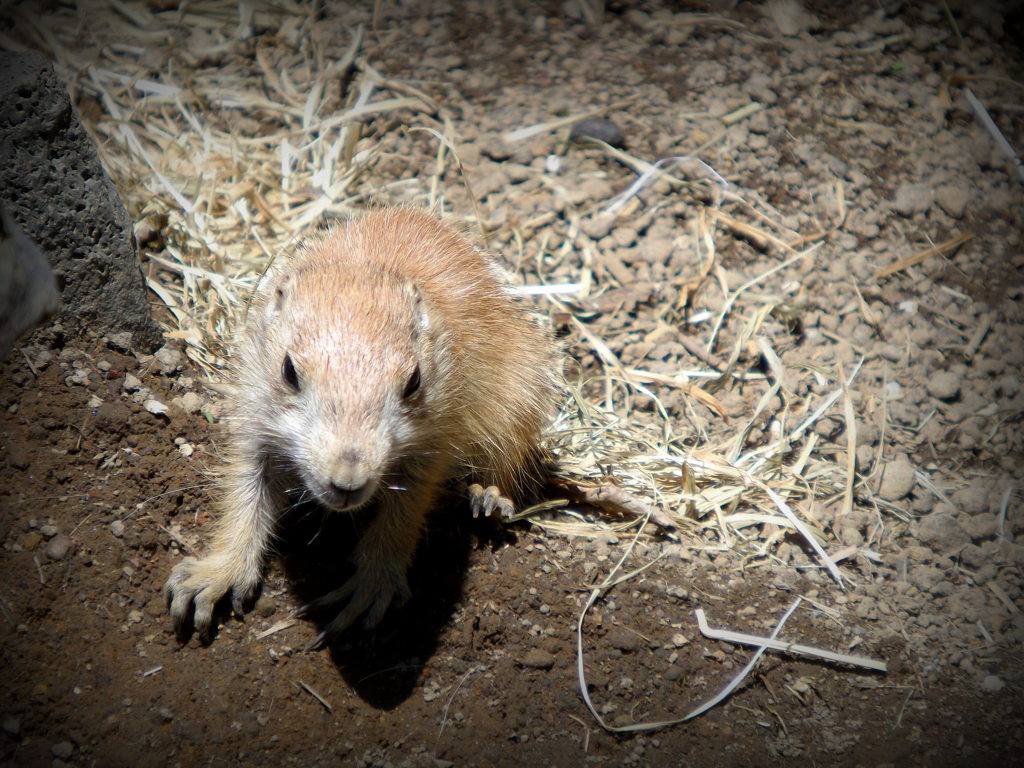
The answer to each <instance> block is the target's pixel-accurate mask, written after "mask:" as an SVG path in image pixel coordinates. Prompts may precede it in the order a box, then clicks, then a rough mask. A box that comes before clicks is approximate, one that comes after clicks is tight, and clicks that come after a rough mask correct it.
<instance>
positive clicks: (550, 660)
mask: <svg viewBox="0 0 1024 768" xmlns="http://www.w3.org/2000/svg"><path fill="white" fill-rule="evenodd" d="M520 663H521V664H522V665H523V666H524V667H529V668H530V669H551V668H552V667H553V666H555V657H554V656H552V655H551V654H550V653H548V652H547V651H545V650H544V649H542V648H532V649H531V650H529V651H527V652H526V655H525V656H523V660H522V661H521V662H520Z"/></svg>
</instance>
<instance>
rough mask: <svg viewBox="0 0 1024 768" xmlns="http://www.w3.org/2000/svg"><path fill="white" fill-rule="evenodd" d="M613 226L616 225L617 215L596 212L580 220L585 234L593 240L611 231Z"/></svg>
mask: <svg viewBox="0 0 1024 768" xmlns="http://www.w3.org/2000/svg"><path fill="white" fill-rule="evenodd" d="M613 226H615V217H614V216H608V215H606V214H602V213H596V214H594V215H593V216H590V217H588V218H585V219H583V220H582V221H581V222H580V229H582V230H583V234H585V235H586V236H587V237H589V238H591V239H593V240H600V239H601V238H602V237H604V236H605V235H607V234H608V233H609V232H611V230H612V227H613Z"/></svg>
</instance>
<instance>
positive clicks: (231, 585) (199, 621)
mask: <svg viewBox="0 0 1024 768" xmlns="http://www.w3.org/2000/svg"><path fill="white" fill-rule="evenodd" d="M240 455H244V454H240ZM248 455H249V456H250V457H251V458H249V459H243V460H236V461H235V462H232V463H231V464H230V465H229V468H228V470H227V471H226V472H225V475H224V492H223V497H222V501H221V509H222V512H221V517H220V519H219V520H218V521H217V524H216V532H215V534H214V538H213V542H212V544H211V546H210V550H209V552H208V554H207V555H206V556H205V557H203V558H201V559H196V558H192V557H188V558H185V559H184V560H183V561H181V562H180V563H178V565H176V566H175V567H174V570H173V571H171V576H170V578H169V579H168V580H167V584H166V585H165V586H164V592H165V594H166V595H167V600H168V602H169V603H170V606H171V618H172V619H173V621H174V629H175V632H177V634H178V637H179V639H181V640H185V639H187V638H188V636H189V634H190V632H191V630H192V627H193V626H194V627H195V629H196V631H198V632H199V635H200V637H201V638H202V640H203V641H204V642H207V641H209V640H210V639H211V636H212V632H213V609H214V607H215V606H216V604H217V602H218V601H219V600H220V599H221V598H222V597H224V595H226V594H227V593H228V592H229V591H230V593H231V606H232V609H233V610H234V611H235V612H236V613H239V614H240V613H242V611H243V608H244V606H245V604H246V603H248V602H249V601H250V600H251V599H252V597H253V596H254V595H255V593H256V590H257V589H258V588H259V584H260V580H261V579H262V576H263V560H264V557H265V555H266V551H267V546H268V543H269V541H270V536H271V534H272V532H273V528H274V522H275V520H276V517H277V510H278V508H279V506H280V498H279V494H277V493H276V492H275V491H274V490H273V488H272V487H271V486H270V484H269V482H268V480H267V477H266V468H265V467H264V466H263V462H262V460H261V459H260V458H258V457H259V454H258V453H257V452H255V451H253V452H251V453H250V454H248Z"/></svg>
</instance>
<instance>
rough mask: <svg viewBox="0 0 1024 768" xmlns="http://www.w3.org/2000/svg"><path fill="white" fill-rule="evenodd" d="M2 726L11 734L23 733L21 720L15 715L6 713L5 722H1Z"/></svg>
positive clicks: (0, 725) (5, 731)
mask: <svg viewBox="0 0 1024 768" xmlns="http://www.w3.org/2000/svg"><path fill="white" fill-rule="evenodd" d="M0 728H3V731H4V733H6V734H8V735H10V736H17V735H18V734H19V733H21V720H19V719H18V718H16V717H15V716H14V715H5V716H4V720H3V723H0Z"/></svg>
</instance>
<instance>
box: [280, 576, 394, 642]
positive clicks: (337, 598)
mask: <svg viewBox="0 0 1024 768" xmlns="http://www.w3.org/2000/svg"><path fill="white" fill-rule="evenodd" d="M410 595H411V592H410V591H409V584H408V581H407V580H406V576H405V568H404V567H400V566H397V565H394V564H391V563H383V564H379V565H375V566H368V565H366V564H365V563H364V564H363V565H362V566H360V567H359V568H358V570H356V572H355V574H353V575H352V577H351V578H349V580H348V581H346V582H345V583H344V584H343V585H342V586H341V587H339V588H338V589H336V590H334V591H333V592H329V593H327V594H326V595H324V596H323V597H319V598H317V599H316V600H314V601H312V602H311V603H308V604H307V605H304V606H303V607H302V608H301V609H300V611H299V613H300V614H301V615H309V614H316V613H319V612H321V611H323V610H325V609H327V608H332V607H334V606H336V605H337V604H338V603H342V602H345V601H346V600H347V601H348V602H347V603H346V605H345V607H344V608H343V609H342V610H341V612H340V613H338V615H337V616H335V617H334V619H332V620H331V621H330V622H329V623H328V624H327V626H325V627H324V628H323V630H322V631H321V632H320V634H319V635H317V637H316V640H314V641H313V643H312V644H311V645H310V648H317V647H319V646H321V645H323V643H324V642H325V641H327V640H330V639H333V638H335V637H337V636H338V635H340V634H341V633H342V632H344V631H345V630H346V629H348V628H349V627H350V626H352V624H354V623H355V621H356V619H358V618H359V617H360V616H362V615H363V614H365V617H364V618H363V627H364V628H366V629H372V628H373V627H375V626H377V625H378V624H379V623H380V620H381V619H382V618H384V614H385V613H387V611H388V609H389V608H391V607H395V608H398V607H401V606H402V605H403V604H405V602H406V601H407V600H408V599H409V597H410Z"/></svg>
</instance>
